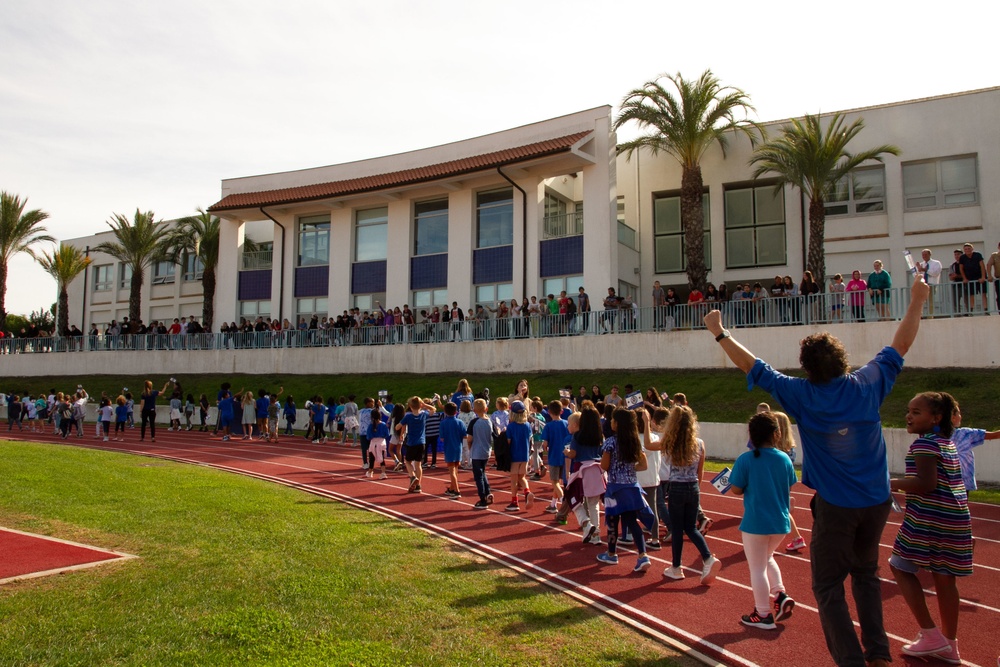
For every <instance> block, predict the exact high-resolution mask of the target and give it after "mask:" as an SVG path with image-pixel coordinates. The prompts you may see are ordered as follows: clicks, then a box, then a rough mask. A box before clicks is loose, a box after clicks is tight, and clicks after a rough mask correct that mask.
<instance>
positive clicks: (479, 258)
mask: <svg viewBox="0 0 1000 667" xmlns="http://www.w3.org/2000/svg"><path fill="white" fill-rule="evenodd" d="M513 279H514V246H512V245H504V246H499V247H496V248H480V249H479V250H476V251H474V252H473V253H472V284H474V285H488V284H490V283H509V282H511V281H512V280H513Z"/></svg>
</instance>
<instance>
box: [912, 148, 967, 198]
mask: <svg viewBox="0 0 1000 667" xmlns="http://www.w3.org/2000/svg"><path fill="white" fill-rule="evenodd" d="M978 183H979V181H978V176H977V173H976V156H975V155H970V156H964V157H949V158H939V159H937V160H924V161H922V162H909V163H906V164H904V165H903V197H904V201H905V203H906V210H907V211H912V210H920V209H927V208H946V207H949V206H967V205H969V204H976V203H978V202H979V185H978Z"/></svg>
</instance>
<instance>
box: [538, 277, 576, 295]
mask: <svg viewBox="0 0 1000 667" xmlns="http://www.w3.org/2000/svg"><path fill="white" fill-rule="evenodd" d="M581 285H583V276H563V277H561V278H546V279H545V280H543V281H542V294H545V295H546V296H548V295H549V294H553V295H555V296H559V293H560V292H562V291H563V290H566V294H567V296H570V297H573V298H576V297H577V296H578V295H579V294H580V286H581Z"/></svg>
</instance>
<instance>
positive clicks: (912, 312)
mask: <svg viewBox="0 0 1000 667" xmlns="http://www.w3.org/2000/svg"><path fill="white" fill-rule="evenodd" d="M930 293H931V288H930V285H928V284H927V283H925V282H924V277H923V276H922V275H920V274H919V273H918V274H917V276H916V277H915V278H914V279H913V285H912V286H911V287H910V305H909V307H908V308H907V309H906V314H905V315H903V319H902V320H900V322H899V327H898V328H897V329H896V335H895V336H893V338H892V348H893V349H894V350H896V352H899V356H901V357H905V356H906V353H907V352H909V351H910V347H911V346H912V345H913V341H914V340H915V339H916V337H917V330H918V329H919V328H920V317H921V315H923V312H924V302H926V301H927V297H928V296H929V295H930Z"/></svg>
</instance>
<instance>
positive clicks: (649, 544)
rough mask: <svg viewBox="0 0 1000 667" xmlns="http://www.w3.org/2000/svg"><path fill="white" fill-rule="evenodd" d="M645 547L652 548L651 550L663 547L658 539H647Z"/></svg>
mask: <svg viewBox="0 0 1000 667" xmlns="http://www.w3.org/2000/svg"><path fill="white" fill-rule="evenodd" d="M646 548H647V549H652V550H653V551H659V550H660V549H662V548H663V547H662V545H661V544H660V542H659V540H647V541H646Z"/></svg>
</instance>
